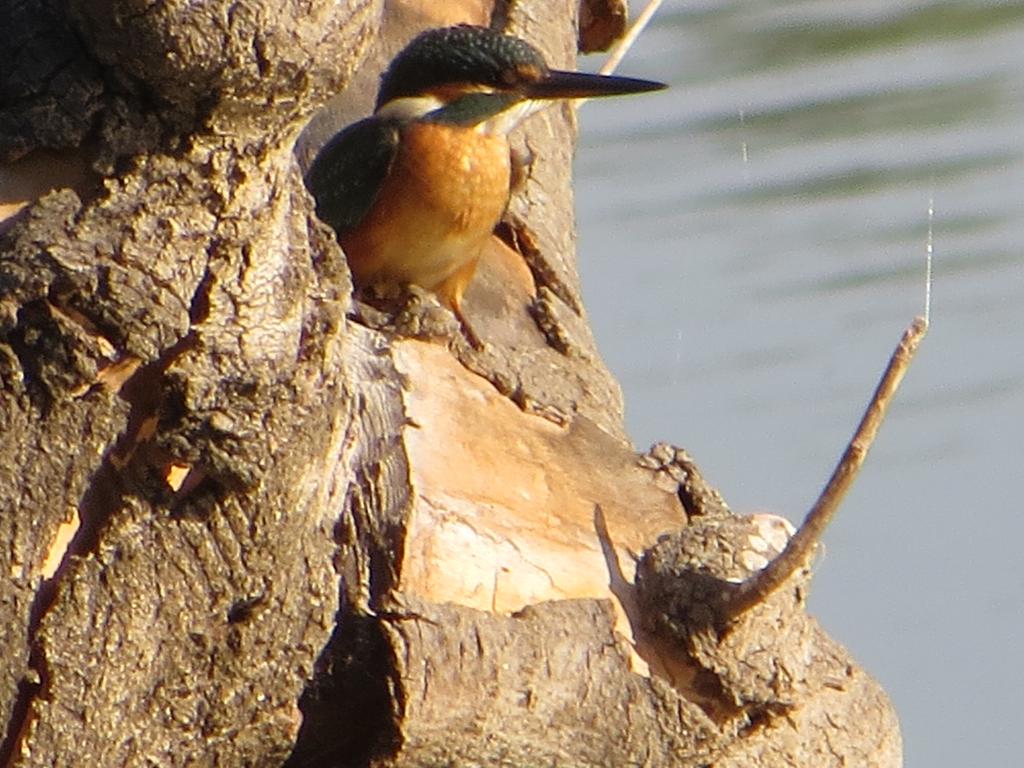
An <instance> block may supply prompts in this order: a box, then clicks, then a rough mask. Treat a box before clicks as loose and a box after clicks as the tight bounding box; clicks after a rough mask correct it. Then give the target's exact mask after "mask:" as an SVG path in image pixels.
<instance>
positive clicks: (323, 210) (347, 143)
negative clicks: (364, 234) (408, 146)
mask: <svg viewBox="0 0 1024 768" xmlns="http://www.w3.org/2000/svg"><path fill="white" fill-rule="evenodd" d="M398 131H399V128H398V124H397V123H395V122H392V121H387V120H380V119H377V118H372V117H371V118H367V119H366V120H360V121H359V122H358V123H354V124H353V125H350V126H349V127H348V128H346V129H344V130H343V131H341V132H340V133H338V134H337V135H336V136H334V138H332V139H331V140H330V141H328V142H327V143H326V144H325V145H324V147H323V149H321V150H320V152H319V153H318V154H317V156H316V159H315V160H314V161H313V165H312V166H311V167H310V169H309V172H308V173H307V174H306V187H307V188H308V189H309V191H310V192H311V193H312V195H313V197H314V198H315V199H316V215H317V216H319V217H320V219H321V220H322V221H324V222H326V223H327V224H330V225H331V226H332V227H333V228H334V231H335V232H337V233H338V234H339V235H342V234H345V233H347V232H350V231H351V230H352V229H353V228H355V227H356V226H357V225H358V224H359V222H360V221H362V219H363V217H364V216H365V215H366V213H367V211H369V210H370V206H371V205H373V201H374V200H375V199H376V198H377V193H378V192H379V191H380V187H381V184H382V183H383V181H384V178H385V177H386V176H387V174H388V170H389V169H390V168H391V163H392V162H393V161H394V159H395V155H396V154H397V152H398V141H399V135H398Z"/></svg>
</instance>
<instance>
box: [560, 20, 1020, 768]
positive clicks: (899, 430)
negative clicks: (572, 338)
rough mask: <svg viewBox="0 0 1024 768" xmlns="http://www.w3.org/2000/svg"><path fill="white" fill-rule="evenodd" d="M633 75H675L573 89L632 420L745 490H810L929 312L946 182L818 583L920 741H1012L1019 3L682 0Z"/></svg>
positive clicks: (590, 212) (607, 336)
mask: <svg viewBox="0 0 1024 768" xmlns="http://www.w3.org/2000/svg"><path fill="white" fill-rule="evenodd" d="M635 4H638V3H635ZM592 64H593V65H595V66H596V65H597V64H599V62H592ZM620 71H622V72H623V73H624V74H632V75H637V76H641V77H643V76H647V77H655V78H660V79H664V80H667V81H669V82H670V83H671V85H672V90H671V91H669V92H667V93H665V94H656V95H651V96H644V97H636V98H633V99H630V101H629V104H628V106H627V105H626V103H625V101H618V102H606V103H598V102H591V103H589V104H587V105H586V106H585V107H583V109H582V111H581V124H582V127H583V136H582V139H581V145H580V152H579V155H578V158H577V195H578V208H579V229H580V260H581V270H582V273H583V281H584V288H585V294H586V298H587V302H588V309H589V311H590V313H591V316H592V321H593V324H594V327H595V331H596V333H597V335H598V339H599V342H600V344H601V348H602V350H603V352H604V354H605V357H606V359H607V361H608V363H609V364H610V365H611V367H612V369H613V370H614V371H615V372H616V374H617V375H618V376H619V378H620V380H621V382H622V384H623V387H624V389H625V393H626V402H627V420H628V425H629V428H630V431H631V433H632V435H633V437H634V439H635V440H636V442H637V444H638V445H639V446H640V447H646V446H647V445H648V444H650V443H651V442H652V441H655V440H668V441H671V442H675V443H677V444H680V445H683V446H685V447H686V448H688V449H689V450H690V451H691V453H692V454H693V455H694V456H695V457H696V459H697V460H698V462H700V463H701V465H702V466H703V468H704V470H705V472H706V474H707V475H708V477H709V479H710V480H711V481H712V482H714V483H716V484H717V485H718V486H719V487H720V488H721V490H722V491H723V493H724V494H725V496H726V498H727V499H728V500H729V502H730V503H731V505H732V506H733V508H734V509H737V510H739V511H744V512H752V511H757V510H771V511H775V512H778V513H782V514H785V515H787V516H789V517H790V518H791V519H793V520H799V519H800V518H802V516H803V514H804V513H805V511H806V510H807V508H808V507H809V506H810V504H811V503H812V502H813V501H814V499H815V497H816V496H817V494H818V491H819V489H820V488H821V486H822V485H823V483H824V482H825V480H826V479H827V477H828V474H829V472H831V470H832V467H833V465H834V462H835V460H836V458H837V457H838V456H839V454H840V453H841V451H842V449H843V447H844V446H845V442H846V440H847V439H848V437H849V434H850V432H851V431H852V429H853V427H854V426H855V424H856V422H857V420H858V419H859V417H860V414H861V412H862V409H863V406H864V404H865V403H866V401H867V398H868V397H869V395H870V393H871V391H872V389H873V388H874V385H875V383H876V382H877V379H878V376H879V374H880V373H881V370H882V368H883V367H884V364H885V362H886V361H887V359H888V356H889V354H890V353H891V351H892V348H893V347H894V345H895V344H896V342H897V341H898V339H899V336H900V334H901V333H902V331H903V329H904V328H905V327H906V325H907V324H908V323H909V321H910V320H911V318H912V317H913V316H914V315H915V314H917V313H918V312H920V310H921V306H922V301H923V296H924V278H923V274H924V255H925V249H926V244H927V241H928V231H929V224H930V222H929V215H928V210H929V206H930V204H933V208H934V218H933V220H932V222H931V228H932V241H933V243H934V251H935V259H936V261H935V286H934V295H933V297H934V304H933V309H932V313H933V314H932V328H931V330H930V332H929V335H928V337H927V338H926V339H925V342H924V344H923V346H922V349H921V352H920V354H919V357H918V360H917V361H916V362H915V363H914V366H913V367H912V369H911V371H910V373H909V375H908V377H907V380H906V382H905V384H904V388H903V390H901V392H900V394H899V397H898V400H897V402H896V403H895V405H894V407H893V409H892V412H891V414H890V417H889V419H888V421H887V422H886V424H885V425H884V426H883V428H882V431H881V434H880V436H879V439H878V442H877V443H876V445H875V447H874V449H873V452H872V454H871V456H870V457H869V459H868V462H867V464H866V466H865V468H864V471H863V473H862V475H861V478H860V480H859V481H858V483H857V485H856V487H855V488H854V490H853V491H852V493H851V494H850V496H849V497H848V498H847V500H846V502H845V504H844V506H843V509H842V510H841V512H840V516H839V519H838V520H837V522H836V523H835V525H834V527H833V529H832V530H831V531H830V532H829V534H828V537H827V552H826V555H825V557H824V559H823V561H822V562H820V563H819V566H818V577H817V579H816V581H815V585H814V592H813V594H812V598H811V608H812V612H813V613H814V614H815V615H816V616H818V617H819V618H820V619H821V620H822V622H823V623H824V624H825V626H826V628H827V629H828V630H829V632H830V633H831V634H832V635H833V636H834V637H836V638H837V639H839V640H841V641H842V642H843V643H845V644H846V645H847V646H848V647H849V648H850V649H851V651H852V652H853V654H854V656H855V657H856V658H857V659H858V660H859V661H860V662H861V663H863V664H864V665H865V666H866V667H867V668H868V670H869V671H871V672H872V674H874V675H875V676H876V677H878V678H879V679H880V680H881V682H882V683H883V685H884V686H885V688H886V690H887V691H888V692H889V693H890V695H891V696H892V697H893V699H894V701H895V703H896V706H897V708H898V710H899V713H900V717H901V720H902V723H903V731H904V741H905V750H906V763H907V765H908V766H911V767H913V766H958V767H959V766H964V765H1015V764H1019V760H1020V755H1021V754H1024V729H1021V728H1020V727H1019V726H1018V723H1017V721H1018V719H1019V715H1018V714H1017V709H1018V699H1019V692H1020V691H1021V690H1024V660H1022V654H1021V650H1020V648H1021V647H1022V646H1024V567H1022V563H1024V558H1022V555H1021V549H1022V547H1024V509H1022V503H1021V496H1020V494H1019V493H1018V492H1017V488H1018V487H1019V486H1020V485H1021V479H1022V478H1024V468H1022V467H1024V448H1022V431H1024V245H1022V244H1024V3H1021V2H934V1H933V2H927V1H922V2H907V1H898V0H886V1H884V2H879V1H876V0H847V1H846V2H843V3H837V2H834V1H831V2H815V1H808V2H795V1H789V2H784V1H782V0H750V1H748V2H710V1H709V2H696V1H687V0H675V1H673V0H669V1H668V2H666V5H665V7H664V8H663V9H662V11H661V12H660V13H659V16H658V17H656V19H655V22H654V25H653V27H652V28H651V29H650V30H649V31H648V32H647V33H645V36H644V37H643V38H641V40H640V42H639V43H638V46H637V49H636V50H635V51H634V52H633V53H631V54H630V57H629V58H627V60H626V61H625V62H624V64H623V66H622V67H621V68H620Z"/></svg>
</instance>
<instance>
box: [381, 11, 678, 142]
mask: <svg viewBox="0 0 1024 768" xmlns="http://www.w3.org/2000/svg"><path fill="white" fill-rule="evenodd" d="M664 87H665V85H664V84H663V83H658V82H654V81H651V80H638V79H635V78H629V77H613V76H604V75H591V74H586V73H583V72H567V71H562V70H556V69H551V68H550V67H548V65H547V62H545V61H544V57H543V56H542V55H541V53H540V51H538V50H537V49H536V48H534V47H533V46H532V45H530V44H529V43H527V42H526V41H525V40H522V39H520V38H518V37H514V36H512V35H505V34H502V33H500V32H496V31H494V30H492V29H489V28H487V27H476V26H469V25H460V26H456V27H446V28H443V29H432V30H428V31H426V32H423V33H422V34H420V35H419V36H417V37H416V38H415V39H413V40H412V42H410V43H409V44H408V45H407V46H406V47H405V48H404V49H403V50H402V51H401V52H400V53H399V54H398V55H397V56H396V57H395V58H394V60H393V61H392V62H391V65H390V66H389V67H388V69H387V71H386V72H385V73H384V75H383V76H382V78H381V87H380V92H379V93H378V95H377V108H376V114H377V115H380V116H386V117H393V118H397V119H399V120H421V119H422V120H431V121H434V122H440V123H450V124H454V125H461V126H467V127H475V128H476V129H477V130H479V131H482V132H485V133H494V134H503V133H507V132H508V131H509V130H511V129H512V128H513V127H514V126H515V125H516V124H518V123H519V122H520V121H521V120H522V119H523V118H525V117H527V116H528V115H530V114H532V113H533V112H536V111H537V110H538V109H539V108H540V107H542V106H543V105H544V104H546V103H549V102H550V101H551V100H552V99H579V98H591V97H595V96H616V95H621V94H628V93H640V92H643V91H654V90H658V89H661V88H664Z"/></svg>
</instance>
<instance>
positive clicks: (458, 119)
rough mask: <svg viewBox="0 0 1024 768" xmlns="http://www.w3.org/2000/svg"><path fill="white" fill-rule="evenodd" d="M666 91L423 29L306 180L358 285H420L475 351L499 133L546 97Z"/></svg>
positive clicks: (475, 30)
mask: <svg viewBox="0 0 1024 768" xmlns="http://www.w3.org/2000/svg"><path fill="white" fill-rule="evenodd" d="M664 87H665V85H664V84H663V83H658V82H654V81H650V80H638V79H635V78H628V77H613V76H604V75H591V74H585V73H581V72H573V71H561V70H554V69H551V68H549V67H548V65H547V63H546V62H545V60H544V57H543V56H542V55H541V53H540V52H539V51H538V50H537V49H536V48H534V47H533V46H532V45H530V44H529V43H527V42H526V41H525V40H522V39H520V38H518V37H515V36H512V35H507V34H503V33H500V32H497V31H495V30H492V29H489V28H487V27H478V26H470V25H459V26H454V27H446V28H442V29H432V30H428V31H426V32H423V33H422V34H420V35H419V36H417V37H416V38H414V39H413V40H412V42H410V43H409V44H408V45H407V46H406V47H405V48H404V49H403V50H402V51H401V52H400V53H399V54H398V55H397V56H396V57H395V58H394V60H392V62H391V64H390V65H389V66H388V68H387V70H386V71H385V72H384V74H383V75H382V77H381V84H380V90H379V92H378V95H377V103H376V107H375V110H374V114H373V115H372V116H371V117H368V118H366V119H364V120H361V121H359V122H357V123H354V124H352V125H350V126H348V127H347V128H344V129H343V130H342V131H341V132H340V133H338V134H337V135H335V136H334V137H333V138H332V139H331V140H330V141H328V142H327V143H326V144H325V145H324V147H323V149H321V150H320V152H319V154H318V155H317V156H316V159H315V160H314V161H313V164H312V166H311V167H310V169H309V172H308V173H307V174H306V179H305V181H306V186H307V187H308V189H309V190H310V192H311V193H312V195H313V197H314V198H315V200H316V212H317V216H319V218H320V219H321V220H322V221H324V222H326V223H327V224H329V225H330V226H331V227H332V228H333V229H334V231H335V232H336V234H337V237H338V242H339V243H340V245H341V247H342V249H343V250H344V251H345V254H346V256H347V257H348V262H349V267H350V269H351V272H352V276H353V279H354V282H355V284H356V286H357V287H361V286H364V285H368V284H372V283H378V282H387V283H405V284H414V285H417V286H420V287H421V288H424V289H426V290H427V291H430V292H432V293H433V294H434V295H436V296H437V298H438V300H439V301H440V303H441V304H443V305H444V306H446V307H448V308H449V309H450V310H451V311H452V312H453V313H454V314H455V316H456V318H457V319H458V320H459V322H460V323H461V325H462V328H463V330H464V331H465V332H466V337H467V338H468V339H469V341H470V342H471V343H472V344H473V346H477V347H479V346H480V343H479V340H478V338H477V337H476V334H475V333H474V332H473V330H472V327H471V326H470V325H469V323H468V322H467V321H466V318H465V317H464V315H463V313H462V295H463V293H464V292H465V290H466V287H467V286H468V285H469V283H470V281H471V280H472V278H473V274H474V272H475V270H476V267H477V263H478V261H479V259H480V255H481V252H482V250H483V247H484V245H485V244H486V242H487V241H488V239H489V238H490V236H491V234H492V233H493V231H494V228H495V226H497V224H498V223H499V221H500V219H501V217H502V215H503V214H504V212H505V208H506V206H507V205H508V200H509V196H510V194H511V184H512V175H513V168H512V150H511V147H510V145H509V142H508V138H507V136H508V132H509V131H510V130H511V129H512V128H514V127H515V126H516V125H517V124H518V123H519V122H520V121H522V120H523V119H524V118H526V117H527V116H529V115H531V114H533V113H534V112H536V111H537V110H538V109H540V108H541V107H543V106H544V105H545V104H548V103H551V100H553V99H574V98H590V97H594V96H613V95H620V94H629V93H639V92H643V91H653V90H658V89H660V88H664Z"/></svg>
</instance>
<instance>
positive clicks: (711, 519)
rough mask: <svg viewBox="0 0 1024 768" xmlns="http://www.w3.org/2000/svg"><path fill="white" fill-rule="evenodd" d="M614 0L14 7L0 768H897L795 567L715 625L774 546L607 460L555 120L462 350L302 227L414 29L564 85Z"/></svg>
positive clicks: (609, 381)
mask: <svg viewBox="0 0 1024 768" xmlns="http://www.w3.org/2000/svg"><path fill="white" fill-rule="evenodd" d="M621 10H622V9H621V7H619V4H618V3H616V2H613V1H607V2H598V0H594V1H593V2H586V3H584V9H583V12H582V14H581V13H580V9H578V8H576V7H574V6H572V5H570V4H559V3H545V2H540V0H537V1H536V2H532V1H524V2H513V1H511V0H509V1H508V2H499V3H498V4H497V6H496V7H495V5H494V4H493V3H492V2H489V1H485V0H465V1H464V2H448V3H428V2H414V1H413V0H393V1H390V0H389V2H382V1H381V0H362V1H360V0H352V1H351V2H348V3H337V2H327V1H326V0H307V1H306V2H284V3H282V2H270V0H248V1H246V2H227V0H223V1H220V0H211V1H210V2H205V3H191V2H185V0H172V1H171V2H164V3H158V4H153V3H151V2H143V1H142V0H106V2H92V1H90V0H70V1H69V2H67V3H60V2H57V0H13V2H8V3H6V4H5V6H4V7H3V9H2V10H0V15H2V16H4V17H5V18H0V27H2V28H3V29H4V30H5V36H6V37H7V38H8V41H9V43H10V44H9V45H8V46H6V48H5V49H4V50H2V51H0V64H2V67H0V78H2V80H0V161H2V162H3V163H4V164H5V165H4V169H3V175H2V180H0V184H2V187H3V188H2V192H3V197H2V198H0V205H4V206H5V207H4V208H0V219H2V220H3V221H2V223H0V231H2V232H3V234H2V235H0V383H2V388H0V434H2V441H0V504H2V506H0V542H2V543H3V546H2V547H0V573H3V574H4V579H3V582H2V590H3V592H2V600H0V610H2V611H3V615H2V617H0V654H2V658H3V659H4V660H5V663H4V664H3V665H2V667H0V708H2V710H0V722H2V723H4V724H5V730H4V732H3V734H2V738H3V743H2V747H0V765H12V766H64V765H75V766H83V765H88V766H108V765H109V766H121V765H131V766H134V765H161V766H162V765H223V766H242V765H245V766H250V765H252V766H256V765H259V766H262V765H268V766H269V765H282V764H284V763H287V764H288V765H291V766H334V765H344V766H365V765H369V764H373V765H381V766H387V765H396V766H398V765H401V766H419V765H423V766H427V765H431V766H433V765H459V766H461V765H509V766H522V765H541V764H544V765H560V766H561V765H565V766H576V765H579V766H606V765H633V764H637V765H640V764H643V765H651V766H699V765H715V766H777V765H779V766H788V765H794V766H826V765H879V766H894V765H899V764H900V747H899V733H898V727H897V724H896V720H895V715H894V713H893V711H892V709H891V706H890V705H889V703H888V700H887V699H886V698H885V695H884V693H883V692H882V691H881V690H880V689H879V687H878V686H877V684H875V683H874V681H872V680H871V679H870V678H869V677H868V676H867V675H866V674H865V673H864V672H863V671H862V670H860V669H859V668H858V667H857V666H856V665H855V664H854V663H853V662H852V661H851V660H850V659H849V657H848V656H847V654H846V652H845V651H844V650H843V649H842V648H841V647H840V646H838V645H837V644H836V643H835V642H833V641H832V640H830V639H829V638H828V637H826V636H825V635H824V634H823V633H822V632H821V630H820V629H819V628H818V627H817V626H816V625H815V624H814V622H813V620H811V619H810V618H808V617H807V616H806V615H805V613H804V611H803V597H804V595H805V592H806V581H807V579H808V574H801V575H800V576H799V578H798V579H796V580H795V581H794V583H793V584H792V585H791V588H788V589H786V590H783V591H782V592H780V593H778V594H777V595H776V596H775V597H773V598H771V599H769V600H767V601H766V602H765V603H764V604H763V605H759V606H757V607H755V608H754V609H753V610H751V611H750V612H748V614H746V615H743V616H730V615H728V613H727V610H726V609H725V608H724V607H723V603H722V601H721V599H720V598H721V596H722V595H723V594H724V593H726V592H728V589H729V585H730V584H733V583H735V582H736V581H737V580H740V579H742V578H743V577H744V576H745V575H748V574H749V573H750V572H752V571H754V570H756V569H757V568H758V567H760V565H762V564H763V562H764V558H765V557H766V556H770V555H771V553H772V552H774V551H777V550H778V549H779V548H780V546H781V545H780V544H779V542H778V541H776V540H775V539H776V537H775V534H776V530H775V528H774V527H773V525H772V522H771V521H766V520H765V519H756V520H745V519H741V518H736V517H734V516H733V515H731V513H729V511H728V509H727V508H726V507H725V505H724V503H722V502H721V500H720V498H719V497H718V496H717V494H716V493H714V492H713V491H712V490H711V489H708V488H706V487H705V486H704V485H703V484H702V482H701V481H700V477H699V473H697V471H696V468H695V467H694V466H693V464H692V463H691V462H690V461H689V458H688V457H687V456H685V454H684V453H682V452H679V451H676V450H674V449H670V448H668V447H667V446H659V447H657V448H656V449H655V450H653V451H652V452H651V453H650V454H648V455H647V456H644V457H638V456H637V455H636V454H635V453H634V451H633V449H632V447H631V446H630V445H629V443H628V441H627V439H626V437H625V432H624V428H623V423H622V403H621V396H620V392H619V388H618V385H617V384H616V382H615V381H614V379H613V378H612V377H611V375H610V374H609V373H608V371H607V370H606V368H605V367H604V365H603V363H602V362H601V359H600V356H599V354H598V352H597V350H596V348H595V345H594V341H593V338H592V336H591V334H590V331H589V328H588V325H587V321H586V316H585V314H584V311H583V306H582V303H581V300H580V295H579V286H578V280H577V275H576V270H575V255H574V229H573V220H572V190H571V181H570V175H569V174H570V162H571V154H572V146H573V142H574V131H575V114H574V111H573V109H572V107H571V106H568V105H566V106H562V107H558V108H554V109H549V110H547V111H546V112H544V113H542V114H541V115H538V116H537V117H536V118H534V119H532V120H531V121H529V123H528V125H526V126H525V127H524V129H523V130H522V132H521V134H520V135H519V136H517V137H516V141H517V142H518V143H519V145H520V147H522V148H525V149H529V150H530V152H531V154H532V155H533V157H534V160H533V163H532V165H531V166H530V172H529V174H528V177H527V178H526V180H525V182H524V184H523V185H522V187H521V188H520V189H519V190H518V192H517V193H516V195H515V197H514V199H513V201H512V204H511V205H510V208H509V211H508V214H507V216H506V219H505V221H504V223H503V224H502V226H501V227H500V229H499V232H498V233H497V234H496V236H495V238H494V241H493V243H492V246H491V248H490V250H489V252H488V253H487V255H486V258H485V260H484V263H483V265H482V268H481V270H480V275H479V277H478V278H477V279H476V280H475V282H474V284H473V285H472V286H471V289H470V291H469V293H468V294H467V297H466V305H465V308H466V313H467V314H468V315H469V316H470V317H471V318H472V319H473V321H474V328H475V329H476V331H477V332H478V333H479V334H480V335H481V336H482V337H483V339H484V340H485V341H486V342H487V345H486V347H485V349H484V350H483V351H477V350H474V349H470V348H468V347H467V346H466V345H464V344H462V343H461V341H460V339H459V338H458V336H457V333H453V329H452V324H451V323H450V322H449V318H448V317H447V315H446V314H445V313H444V312H440V311H431V306H430V301H429V299H427V298H425V297H422V296H415V295H414V296H412V297H411V298H410V297H405V299H404V300H407V301H406V304H404V305H402V307H401V311H400V312H398V313H397V314H396V315H394V316H392V315H390V314H387V313H381V312H379V311H376V310H374V309H373V308H371V307H369V306H366V305H363V304H361V303H358V302H355V301H354V300H353V299H352V296H351V285H350V281H349V277H348V271H347V267H346V264H345V260H344V256H343V254H342V253H341V251H340V250H339V248H338V245H337V243H336V241H335V239H334V236H333V234H332V233H331V232H330V230H329V229H328V228H326V227H325V226H324V225H323V224H321V223H320V222H319V221H318V220H317V219H316V218H315V216H314V215H313V212H312V204H311V200H310V198H309V196H308V195H307V193H306V191H305V189H304V187H303V184H302V180H301V170H300V164H301V161H302V158H304V157H308V152H309V151H311V149H310V148H315V146H316V144H317V142H318V140H321V139H322V137H323V136H325V135H326V134H327V133H329V131H330V130H333V129H336V128H337V127H338V123H339V121H340V122H345V121H347V120H349V119H352V118H354V117H356V116H359V115H360V114H364V113H365V112H366V111H368V109H369V106H368V101H369V99H370V98H371V97H372V93H373V90H374V88H375V83H376V78H377V75H378V74H379V72H380V70H381V68H382V66H383V65H384V63H385V62H386V61H387V59H388V58H389V57H390V55H392V54H393V53H394V52H395V51H396V50H398V48H400V47H401V45H403V44H404V42H405V41H407V40H408V39H409V38H410V37H411V36H412V35H413V34H415V32H417V31H419V30H420V29H422V28H424V27H426V26H433V25H439V24H447V23H453V22H456V21H472V22H476V23H485V24H486V23H492V24H497V25H500V26H502V27H504V28H507V29H509V30H510V31H512V32H514V33H515V34H518V35H520V36H523V37H525V38H527V39H529V40H531V41H533V42H534V43H536V44H537V45H538V46H540V47H541V48H542V49H543V50H544V51H545V52H546V54H547V56H548V59H549V61H551V62H552V63H553V64H555V65H557V66H560V67H571V66H572V65H573V62H574V56H575V51H576V48H577V45H578V38H579V33H578V28H579V18H580V17H582V18H583V19H584V20H585V27H586V29H587V30H588V34H589V35H590V39H589V41H585V44H586V45H587V46H588V47H593V46H594V45H596V44H598V43H596V42H595V38H600V39H601V40H605V41H606V40H607V39H608V38H609V37H610V36H612V35H614V34H616V33H618V32H620V31H621V21H622V15H621ZM595 30H596V31H595ZM348 85H350V86H351V87H348V88H345V86H348ZM343 88H344V93H343V95H342V97H341V100H340V101H338V102H337V103H335V104H334V105H333V106H332V108H331V109H330V110H328V111H327V112H326V113H325V115H326V117H321V118H320V120H321V121H326V122H327V124H328V127H327V128H324V126H323V123H322V122H321V123H316V124H314V126H313V128H312V129H311V131H310V133H308V134H307V135H306V136H305V137H304V139H303V141H302V142H301V144H300V151H299V153H298V155H296V153H295V152H294V148H295V144H296V139H297V137H298V135H299V132H300V129H301V128H302V126H303V125H304V124H305V123H306V122H307V120H308V119H309V116H310V114H311V113H312V112H313V111H314V110H315V109H316V108H317V107H319V106H320V105H321V104H322V103H323V102H324V101H325V100H326V99H327V98H328V97H329V96H330V95H331V94H333V93H336V92H338V91H341V90H342V89H343ZM318 137H319V138H318ZM297 157H298V161H297ZM51 190H52V191H51ZM434 309H436V308H434ZM634 553H643V557H642V558H640V559H639V560H637V558H636V556H635V555H634Z"/></svg>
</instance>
